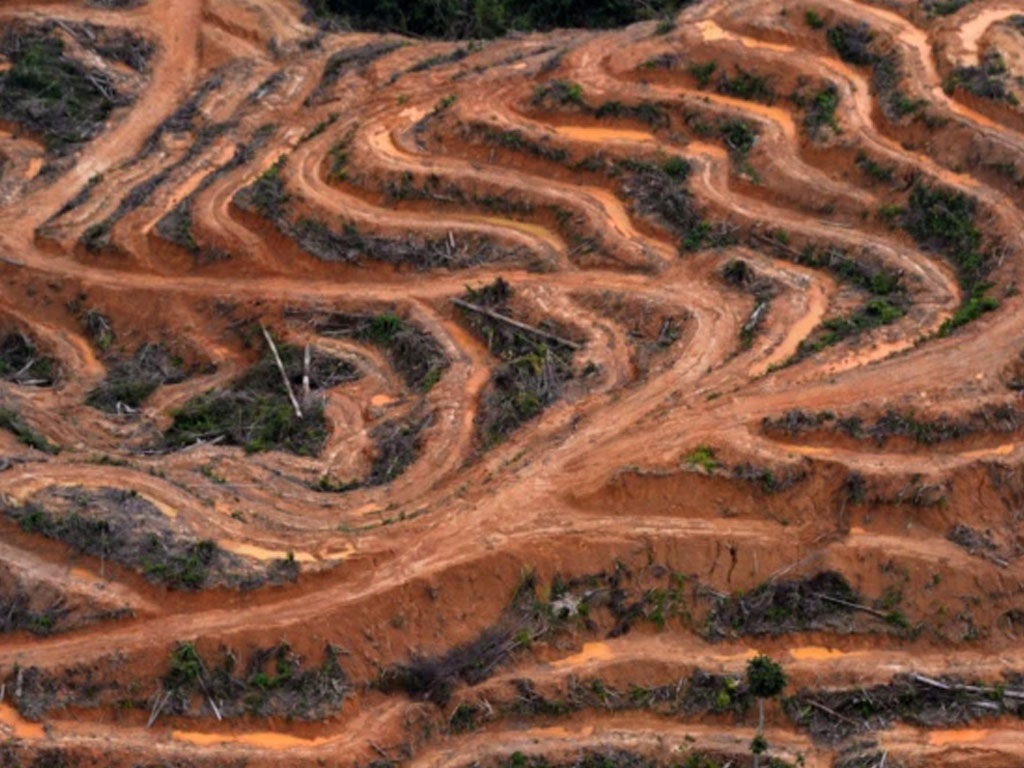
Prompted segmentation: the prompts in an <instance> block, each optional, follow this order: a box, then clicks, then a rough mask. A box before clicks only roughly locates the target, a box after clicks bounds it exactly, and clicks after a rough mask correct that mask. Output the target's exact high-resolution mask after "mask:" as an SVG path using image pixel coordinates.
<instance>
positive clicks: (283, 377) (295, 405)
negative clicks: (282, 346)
mask: <svg viewBox="0 0 1024 768" xmlns="http://www.w3.org/2000/svg"><path fill="white" fill-rule="evenodd" d="M260 330H261V331H263V338H265V339H266V340H267V346H269V347H270V352H271V353H272V354H273V355H274V362H275V363H277V369H278V370H279V371H280V372H281V381H283V382H284V388H285V391H286V392H287V393H288V399H289V400H290V401H291V403H292V408H294V409H295V416H296V417H297V418H300V419H301V418H302V408H301V407H300V406H299V401H298V400H297V399H296V398H295V392H294V390H293V389H292V383H291V381H289V380H288V372H287V371H286V370H285V369H284V363H282V362H281V355H279V354H278V353H277V345H276V344H274V340H273V339H272V338H271V337H270V332H269V331H267V327H266V326H265V325H263V323H260Z"/></svg>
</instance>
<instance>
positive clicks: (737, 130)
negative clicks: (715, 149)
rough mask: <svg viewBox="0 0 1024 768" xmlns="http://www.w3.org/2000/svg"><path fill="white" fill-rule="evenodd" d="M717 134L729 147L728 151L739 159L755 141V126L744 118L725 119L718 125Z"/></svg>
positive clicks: (747, 152) (751, 147) (742, 157)
mask: <svg viewBox="0 0 1024 768" xmlns="http://www.w3.org/2000/svg"><path fill="white" fill-rule="evenodd" d="M718 134H719V136H721V137H722V141H724V142H725V145H726V146H727V147H728V148H729V153H730V154H731V155H732V156H733V157H734V158H737V159H739V160H743V159H745V158H746V156H747V155H748V154H750V150H752V149H753V148H754V144H756V143H757V128H756V127H755V125H754V124H753V123H750V122H747V121H746V120H740V119H738V118H737V119H733V120H726V121H725V122H723V123H722V124H721V125H719V127H718Z"/></svg>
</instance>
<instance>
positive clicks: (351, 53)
mask: <svg viewBox="0 0 1024 768" xmlns="http://www.w3.org/2000/svg"><path fill="white" fill-rule="evenodd" d="M406 45H407V43H405V42H400V41H383V42H377V43H367V44H365V45H357V46H355V47H352V48H345V49H343V50H340V51H337V52H336V53H332V54H331V55H330V56H329V57H328V59H327V63H326V64H325V65H324V71H323V74H322V75H321V76H320V82H319V83H318V84H317V87H316V88H315V89H314V90H313V92H312V93H310V94H309V96H307V97H306V101H305V106H307V107H310V106H315V105H317V104H322V103H323V102H324V101H326V100H327V91H328V90H329V89H330V88H331V87H332V86H333V85H334V84H335V83H337V82H338V81H339V80H340V79H341V78H342V77H344V76H345V75H347V74H348V73H349V72H357V73H358V74H360V75H361V74H363V73H365V72H366V69H367V67H369V66H370V64H372V63H373V62H375V61H377V59H380V58H383V57H384V56H387V55H388V54H389V53H391V52H393V51H396V50H398V49H399V48H402V47H404V46H406Z"/></svg>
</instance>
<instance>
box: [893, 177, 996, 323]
mask: <svg viewBox="0 0 1024 768" xmlns="http://www.w3.org/2000/svg"><path fill="white" fill-rule="evenodd" d="M977 208H978V203H977V201H976V200H975V199H974V198H972V197H968V196H967V195H966V194H964V193H963V192H956V191H954V190H951V189H949V188H946V187H941V186H938V185H935V186H930V187H928V186H925V185H923V184H917V185H916V186H915V187H914V189H913V191H912V192H911V193H910V198H909V200H908V203H907V206H906V207H905V208H903V209H901V211H900V215H899V219H900V223H901V224H902V226H903V228H904V229H905V230H906V231H907V232H909V233H910V235H911V236H912V237H913V238H914V240H916V241H917V243H918V244H919V245H920V246H921V247H923V248H926V249H927V250H930V251H936V252H938V253H942V254H943V255H944V256H946V258H947V259H949V260H950V262H952V264H953V266H954V267H955V268H956V270H957V277H958V279H959V283H960V287H961V289H962V290H963V292H964V300H963V303H962V304H961V305H960V307H959V308H958V309H957V311H956V313H955V314H954V316H953V317H952V318H949V319H947V320H946V321H945V322H944V323H943V324H942V326H941V327H940V328H939V332H938V333H939V335H940V336H946V335H949V334H950V333H952V332H953V331H954V330H956V329H957V328H959V327H960V326H962V325H964V324H966V323H969V322H971V321H972V320H976V319H977V318H978V317H980V316H981V315H983V314H985V313H986V312H990V311H992V310H994V309H996V308H998V306H999V302H998V301H997V300H996V299H994V298H992V297H990V296H986V295H985V292H986V291H987V290H988V288H989V287H990V285H989V283H987V282H985V278H986V276H987V275H988V273H989V271H990V270H991V268H992V258H991V255H990V254H989V253H987V252H985V251H983V250H982V234H981V231H980V230H979V229H978V228H977V226H976V225H975V223H974V219H975V216H976V214H977Z"/></svg>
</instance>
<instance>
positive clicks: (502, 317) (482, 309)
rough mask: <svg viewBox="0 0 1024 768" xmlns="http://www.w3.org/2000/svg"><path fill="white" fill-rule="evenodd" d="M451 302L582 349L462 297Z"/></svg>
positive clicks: (565, 344)
mask: <svg viewBox="0 0 1024 768" xmlns="http://www.w3.org/2000/svg"><path fill="white" fill-rule="evenodd" d="M452 304H454V305H455V306H457V307H462V308H463V309H468V310H469V311H470V312H476V313H478V314H481V315H484V316H485V317H489V318H491V319H492V320H497V321H498V322H499V323H505V324H506V325H511V326H512V327H513V328H518V329H519V330H521V331H526V332H527V333H532V334H533V335H534V336H540V337H541V338H545V339H550V340H551V341H555V342H558V343H559V344H561V345H563V346H565V347H569V349H582V348H583V347H582V346H581V345H579V344H577V343H576V342H575V341H570V340H569V339H564V338H562V337H561V336H556V335H555V334H553V333H548V332H547V331H542V330H541V329H540V328H535V327H533V326H532V325H527V324H526V323H521V322H519V321H518V320H513V319H512V318H511V317H505V315H501V314H498V313H497V312H495V311H494V310H491V309H488V308H487V307H481V306H480V305H479V304H471V303H470V302H468V301H463V300H462V299H452Z"/></svg>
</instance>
